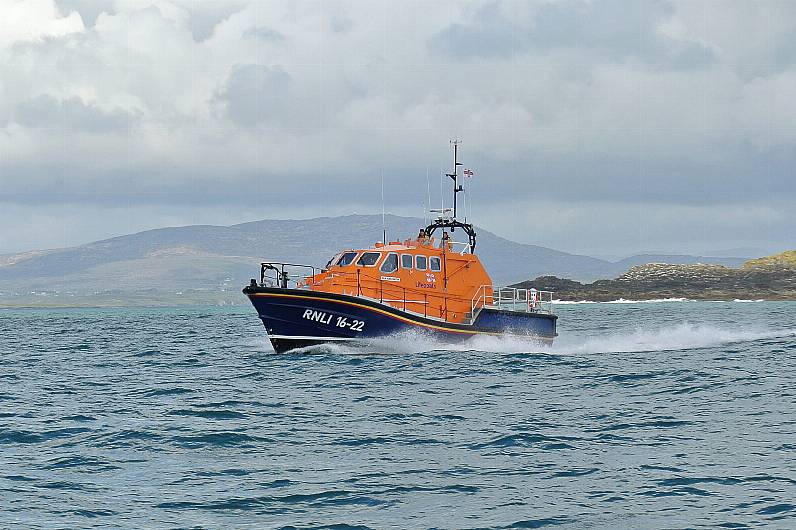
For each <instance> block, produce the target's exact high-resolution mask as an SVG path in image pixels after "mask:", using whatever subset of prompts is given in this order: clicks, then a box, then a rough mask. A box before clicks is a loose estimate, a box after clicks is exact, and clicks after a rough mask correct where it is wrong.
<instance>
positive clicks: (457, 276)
mask: <svg viewBox="0 0 796 530" xmlns="http://www.w3.org/2000/svg"><path fill="white" fill-rule="evenodd" d="M448 236H449V234H448V233H447V232H443V237H442V239H441V240H440V241H439V242H437V241H436V240H435V238H434V237H430V236H427V235H425V233H424V232H421V235H420V236H419V237H418V238H416V239H409V240H406V241H402V242H401V241H392V242H390V243H388V244H386V245H385V244H383V243H376V244H375V245H374V246H373V247H371V248H367V249H359V250H355V249H351V250H347V251H344V252H341V253H339V254H338V255H336V256H335V257H334V258H332V260H330V262H329V264H328V265H327V268H326V269H325V270H323V271H322V272H320V273H319V274H315V275H313V276H309V277H307V278H306V281H305V286H306V287H307V288H309V289H310V290H313V291H323V292H329V293H336V294H344V295H351V296H364V297H367V298H371V299H373V300H378V301H380V302H382V303H385V304H388V305H391V306H393V307H395V308H396V309H401V310H404V311H411V312H413V313H416V314H419V315H423V316H427V317H432V318H438V319H441V320H444V321H446V322H466V321H467V320H468V319H469V318H471V316H472V314H471V313H472V310H473V308H474V307H483V306H484V305H489V304H491V303H492V280H491V278H490V277H489V274H487V272H486V270H485V269H484V267H483V265H481V261H480V260H479V259H478V257H477V256H476V255H475V254H472V253H470V252H467V250H468V247H467V246H465V247H464V249H463V250H462V251H457V250H455V249H454V247H456V246H457V245H456V244H454V243H452V242H451V240H450V239H449V238H448ZM462 245H464V244H462Z"/></svg>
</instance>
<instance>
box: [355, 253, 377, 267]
mask: <svg viewBox="0 0 796 530" xmlns="http://www.w3.org/2000/svg"><path fill="white" fill-rule="evenodd" d="M380 256H381V253H380V252H365V253H364V254H362V256H361V257H360V258H359V260H358V261H357V265H364V266H365V267H373V266H374V265H376V262H377V261H379V257H380Z"/></svg>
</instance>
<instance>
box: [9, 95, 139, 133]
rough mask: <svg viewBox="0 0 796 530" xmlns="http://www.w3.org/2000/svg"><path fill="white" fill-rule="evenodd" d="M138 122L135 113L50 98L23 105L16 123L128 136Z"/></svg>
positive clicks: (42, 97) (19, 107) (18, 108)
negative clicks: (123, 133)
mask: <svg viewBox="0 0 796 530" xmlns="http://www.w3.org/2000/svg"><path fill="white" fill-rule="evenodd" d="M137 120H138V116H137V115H136V114H135V113H133V112H129V111H126V110H123V109H118V108H116V109H111V110H103V109H101V108H99V107H97V106H96V105H92V104H86V103H85V102H83V100H82V99H80V98H79V97H71V98H68V99H66V100H63V101H58V100H56V99H55V98H53V97H52V96H48V95H40V96H36V97H35V98H32V99H28V100H26V101H23V102H22V103H20V104H19V106H18V107H17V115H16V122H17V123H19V124H20V125H23V126H25V127H32V128H62V129H65V130H72V131H74V130H83V131H91V132H108V131H117V132H119V131H121V132H126V131H127V130H128V129H130V128H131V127H132V126H133V125H134V124H135V122H136V121H137Z"/></svg>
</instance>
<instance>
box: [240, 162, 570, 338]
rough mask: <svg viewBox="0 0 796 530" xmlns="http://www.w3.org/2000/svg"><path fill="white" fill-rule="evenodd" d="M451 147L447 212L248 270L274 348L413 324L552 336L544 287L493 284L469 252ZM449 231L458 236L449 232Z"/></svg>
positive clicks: (451, 331)
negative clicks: (424, 222)
mask: <svg viewBox="0 0 796 530" xmlns="http://www.w3.org/2000/svg"><path fill="white" fill-rule="evenodd" d="M454 149H455V147H454ZM454 153H455V154H454V172H453V173H451V174H448V176H450V177H451V178H453V181H454V208H453V216H452V217H447V216H446V214H447V213H448V211H447V210H445V211H441V212H440V214H441V215H440V217H439V218H438V219H436V220H435V221H434V222H433V223H431V224H429V225H428V226H426V227H425V228H423V229H421V230H420V233H419V235H418V236H417V237H415V238H414V239H406V240H404V241H391V242H389V243H386V244H385V243H384V242H379V243H376V244H375V245H373V246H372V247H370V248H364V249H348V250H344V251H342V252H340V253H338V254H337V255H336V256H334V257H333V258H332V259H331V260H329V262H328V263H327V265H326V266H325V267H323V268H316V267H313V266H309V265H298V264H290V263H282V262H264V263H262V264H261V268H260V279H259V282H258V281H257V280H255V279H252V281H251V283H250V285H248V286H247V287H246V288H244V289H243V292H244V294H246V295H247V296H248V297H249V299H250V300H251V302H252V304H253V305H254V307H255V308H256V310H257V312H258V315H259V317H260V319H261V320H262V322H263V324H264V326H265V329H266V332H267V333H268V336H269V339H270V341H271V344H272V345H273V347H274V349H275V350H276V351H277V352H281V351H287V350H291V349H295V348H301V347H306V346H311V345H316V344H323V343H331V342H346V343H362V342H365V343H366V342H368V341H369V340H372V339H377V338H384V337H389V336H399V335H402V334H405V333H413V332H420V333H423V334H426V335H430V336H432V337H433V338H436V339H439V340H440V341H442V342H451V341H461V340H466V339H469V338H472V337H475V336H478V335H506V334H510V335H521V336H525V337H529V338H532V339H534V340H538V341H541V342H545V343H550V342H552V340H553V338H554V337H555V336H556V319H557V317H556V315H554V314H553V312H552V293H550V292H544V291H535V290H533V289H517V288H498V289H495V288H494V287H493V285H492V280H491V278H490V277H489V274H488V273H487V272H486V270H485V269H484V266H483V265H482V264H481V261H480V259H479V258H478V256H477V255H476V254H475V246H476V232H475V229H474V227H473V225H472V224H469V223H466V222H460V221H458V220H457V219H456V207H455V204H456V201H455V199H456V193H458V192H460V191H463V189H462V186H460V185H458V174H457V173H458V172H457V168H458V166H459V165H460V164H459V163H458V161H457V160H456V158H457V152H456V151H454ZM457 230H458V233H464V234H466V235H467V241H466V242H461V243H457V242H454V241H453V238H452V237H453V236H454V235H455V234H457ZM437 232H439V233H441V237H440V238H439V239H438V240H437V238H436V237H435V233H437Z"/></svg>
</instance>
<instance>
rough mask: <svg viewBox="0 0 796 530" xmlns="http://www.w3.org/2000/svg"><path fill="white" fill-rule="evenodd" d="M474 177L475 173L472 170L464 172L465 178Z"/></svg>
mask: <svg viewBox="0 0 796 530" xmlns="http://www.w3.org/2000/svg"><path fill="white" fill-rule="evenodd" d="M473 175H474V173H473V170H472V169H465V170H464V176H465V177H472V176H473Z"/></svg>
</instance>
